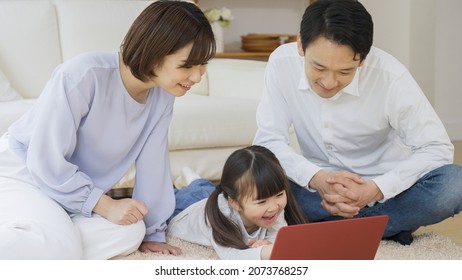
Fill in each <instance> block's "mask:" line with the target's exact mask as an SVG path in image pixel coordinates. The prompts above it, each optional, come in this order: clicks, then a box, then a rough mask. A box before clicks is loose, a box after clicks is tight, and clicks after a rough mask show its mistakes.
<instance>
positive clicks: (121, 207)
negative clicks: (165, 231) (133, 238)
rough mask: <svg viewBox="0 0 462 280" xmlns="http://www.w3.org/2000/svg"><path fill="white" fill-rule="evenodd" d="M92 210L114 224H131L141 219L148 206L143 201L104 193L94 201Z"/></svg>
mask: <svg viewBox="0 0 462 280" xmlns="http://www.w3.org/2000/svg"><path fill="white" fill-rule="evenodd" d="M93 212H95V213H96V214H98V215H100V216H102V217H103V218H106V219H108V220H109V221H111V222H113V223H115V224H118V225H131V224H135V223H137V222H138V221H139V220H142V219H143V217H144V216H145V215H146V214H147V213H148V207H147V206H146V204H144V202H141V201H138V200H135V199H131V198H124V199H112V198H111V197H109V196H108V195H105V194H104V195H102V196H101V198H100V199H99V200H98V202H97V203H96V206H95V208H94V209H93Z"/></svg>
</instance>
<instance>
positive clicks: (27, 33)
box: [0, 1, 61, 98]
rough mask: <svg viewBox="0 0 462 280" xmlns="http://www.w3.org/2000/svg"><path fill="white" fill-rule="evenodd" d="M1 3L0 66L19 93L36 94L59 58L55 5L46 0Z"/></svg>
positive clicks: (37, 94)
mask: <svg viewBox="0 0 462 280" xmlns="http://www.w3.org/2000/svg"><path fill="white" fill-rule="evenodd" d="M0 5H1V7H0V38H1V39H0V68H1V69H3V72H4V73H5V75H6V76H8V80H9V81H10V83H11V85H12V86H13V88H15V89H16V91H17V92H18V93H19V94H20V95H21V96H22V97H24V98H35V97H37V96H39V94H40V93H41V91H42V89H43V87H44V86H45V84H46V81H47V80H48V79H49V77H50V74H51V72H52V71H53V69H54V68H55V67H56V66H57V65H58V64H59V63H60V62H61V50H60V48H59V40H58V38H59V35H58V24H57V21H56V13H55V9H54V6H53V4H52V3H51V2H48V1H0Z"/></svg>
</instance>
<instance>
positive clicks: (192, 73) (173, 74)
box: [151, 44, 207, 97]
mask: <svg viewBox="0 0 462 280" xmlns="http://www.w3.org/2000/svg"><path fill="white" fill-rule="evenodd" d="M191 49H192V44H189V45H187V46H186V47H184V48H182V49H180V50H179V51H177V52H176V53H174V54H171V55H167V56H166V57H165V59H164V62H163V63H162V65H161V66H158V67H156V68H155V69H154V72H155V73H156V75H157V77H152V78H151V81H152V83H153V84H154V85H153V86H156V87H161V88H163V89H164V90H165V91H167V92H168V93H170V94H171V95H173V96H176V97H180V96H183V95H185V94H186V92H188V90H190V89H191V87H192V86H193V85H194V84H197V83H199V82H200V81H201V77H202V75H203V74H204V73H205V70H206V67H207V66H206V65H205V64H203V65H194V66H192V67H190V68H186V67H183V65H184V63H185V61H186V60H187V59H188V56H189V53H190V52H191Z"/></svg>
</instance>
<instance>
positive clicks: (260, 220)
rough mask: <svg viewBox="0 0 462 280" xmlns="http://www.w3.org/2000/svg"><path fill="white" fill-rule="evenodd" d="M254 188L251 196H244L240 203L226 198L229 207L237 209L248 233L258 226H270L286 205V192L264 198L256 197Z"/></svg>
mask: <svg viewBox="0 0 462 280" xmlns="http://www.w3.org/2000/svg"><path fill="white" fill-rule="evenodd" d="M256 197H257V194H256V190H255V192H254V195H253V196H252V197H250V196H247V197H244V199H243V200H242V202H241V203H238V202H237V201H235V200H233V199H231V198H228V202H229V203H230V205H231V207H232V208H233V209H234V210H236V211H238V212H239V214H240V215H241V219H242V221H243V223H244V226H245V228H246V230H247V232H248V233H252V232H254V231H256V230H257V229H258V228H259V227H262V228H270V227H271V226H273V225H274V224H275V223H276V220H277V218H278V217H279V215H280V214H281V213H282V211H283V210H284V208H285V207H286V205H287V196H286V192H285V191H282V192H280V193H278V194H276V195H274V196H271V197H268V198H265V199H256Z"/></svg>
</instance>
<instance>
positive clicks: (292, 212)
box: [205, 145, 308, 249]
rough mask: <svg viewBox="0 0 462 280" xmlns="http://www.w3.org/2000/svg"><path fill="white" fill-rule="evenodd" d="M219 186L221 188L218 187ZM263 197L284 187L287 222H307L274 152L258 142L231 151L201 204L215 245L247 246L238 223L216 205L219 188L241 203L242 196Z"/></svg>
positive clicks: (282, 189) (273, 193)
mask: <svg viewBox="0 0 462 280" xmlns="http://www.w3.org/2000/svg"><path fill="white" fill-rule="evenodd" d="M220 188H221V190H219V189H220ZM255 190H256V193H257V197H256V199H258V200H260V199H265V198H268V197H271V196H274V195H277V194H278V193H280V192H282V191H286V195H287V205H286V207H285V209H284V215H285V219H286V221H287V223H288V224H290V225H291V224H301V223H306V222H308V219H307V218H306V217H305V215H304V213H303V211H302V210H301V208H300V207H299V206H298V204H297V202H296V201H295V198H294V195H293V194H292V191H291V188H290V185H289V180H288V179H287V177H286V175H285V173H284V170H283V169H282V167H281V165H280V163H279V161H278V159H277V158H276V156H275V155H274V154H273V153H272V152H271V151H270V150H268V149H267V148H265V147H262V146H256V145H254V146H250V147H247V148H243V149H240V150H237V151H235V152H233V153H232V154H231V155H230V156H229V158H228V159H227V161H226V162H225V165H224V167H223V174H222V177H221V183H220V187H219V188H218V189H216V190H214V191H213V192H212V194H211V195H210V196H209V198H208V200H207V203H206V206H205V219H206V222H208V223H209V224H210V226H211V228H212V233H213V238H214V240H215V242H216V243H217V244H219V245H222V246H226V247H232V248H236V249H247V248H249V246H248V245H247V244H246V243H245V242H244V241H243V240H242V239H243V233H242V232H241V230H240V228H239V226H238V225H237V224H236V223H234V222H233V221H232V220H230V219H229V218H228V217H226V216H225V215H223V213H222V212H221V211H220V209H219V206H218V195H219V194H220V192H221V191H223V196H224V198H225V199H228V197H229V198H231V199H233V200H235V201H237V202H238V203H241V202H242V200H243V199H244V198H245V197H248V196H252V195H253V194H254V191H255Z"/></svg>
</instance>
